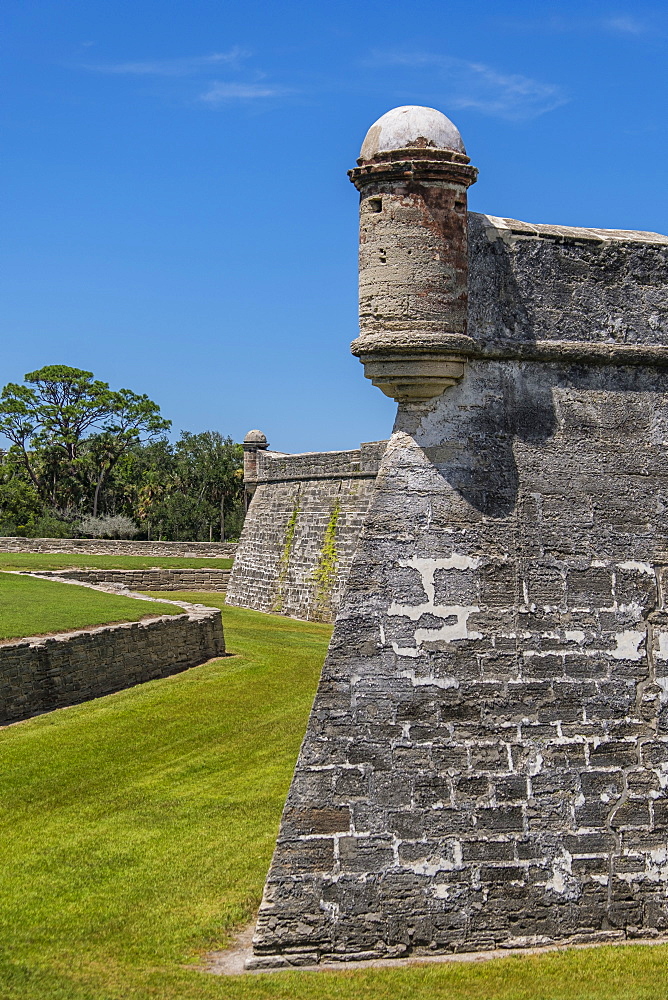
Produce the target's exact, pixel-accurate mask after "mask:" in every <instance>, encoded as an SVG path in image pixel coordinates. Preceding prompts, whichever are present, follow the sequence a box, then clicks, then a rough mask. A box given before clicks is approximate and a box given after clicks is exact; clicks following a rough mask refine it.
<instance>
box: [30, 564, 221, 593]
mask: <svg viewBox="0 0 668 1000" xmlns="http://www.w3.org/2000/svg"><path fill="white" fill-rule="evenodd" d="M40 576H45V577H49V578H51V579H53V580H80V581H81V582H82V583H90V584H100V583H112V584H118V585H119V586H121V587H126V588H127V589H128V590H190V591H193V590H207V591H225V590H226V589H227V584H228V581H229V579H230V570H229V569H211V568H205V569H61V570H47V571H41V572H40Z"/></svg>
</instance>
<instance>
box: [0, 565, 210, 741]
mask: <svg viewBox="0 0 668 1000" xmlns="http://www.w3.org/2000/svg"><path fill="white" fill-rule="evenodd" d="M34 575H37V574H34ZM47 579H48V578H47ZM63 583H64V584H70V585H72V586H90V584H81V583H76V582H75V581H70V580H68V581H63ZM92 589H96V590H102V589H104V588H102V587H95V588H92ZM129 596H132V597H136V598H138V599H140V600H144V601H148V602H153V600H154V599H153V598H150V597H145V596H143V595H141V594H132V593H131V594H130V595H129ZM161 603H174V604H176V605H178V607H181V608H183V612H184V613H183V614H180V615H159V616H156V617H155V618H151V619H150V620H148V621H146V620H145V621H140V622H126V623H122V624H120V625H98V626H95V627H93V628H88V629H81V630H79V631H76V632H64V633H61V634H58V635H53V636H46V637H45V636H31V637H27V638H22V639H17V640H15V641H11V642H8V643H5V644H4V645H0V725H7V724H9V723H12V722H19V721H21V720H23V719H29V718H31V717H32V716H34V715H41V714H42V713H44V712H50V711H52V710H53V709H55V708H64V707H66V706H68V705H77V704H80V703H81V702H84V701H89V700H91V699H92V698H99V697H102V695H106V694H112V693H113V692H114V691H121V690H122V689H123V688H128V687H132V686H134V685H135V684H141V683H143V682H144V681H149V680H156V679H157V678H160V677H169V676H170V675H171V674H176V673H180V672H181V671H183V670H187V669H188V668H189V667H196V666H199V665H200V664H201V663H206V661H207V660H211V659H214V658H215V657H218V656H223V655H225V639H224V635H223V624H222V616H221V613H220V611H219V610H218V608H207V607H204V606H203V605H197V604H186V603H184V602H182V601H173V602H161ZM147 610H148V609H147Z"/></svg>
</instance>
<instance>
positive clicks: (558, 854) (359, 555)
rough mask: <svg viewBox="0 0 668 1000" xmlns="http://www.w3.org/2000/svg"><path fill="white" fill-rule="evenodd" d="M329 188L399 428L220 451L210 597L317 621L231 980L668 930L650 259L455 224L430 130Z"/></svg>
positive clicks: (661, 545)
mask: <svg viewBox="0 0 668 1000" xmlns="http://www.w3.org/2000/svg"><path fill="white" fill-rule="evenodd" d="M350 176H351V180H352V181H353V183H354V184H355V186H356V187H357V189H358V190H359V192H360V324H361V332H360V336H359V337H358V339H357V340H356V341H355V342H354V343H353V352H354V353H355V354H356V355H357V356H358V357H359V358H360V360H361V361H362V362H363V364H364V369H365V375H366V376H367V378H369V379H370V380H371V381H372V382H373V383H374V385H377V386H378V387H379V388H380V389H381V390H382V391H383V392H385V393H386V394H387V395H390V396H392V397H393V398H394V399H395V400H397V402H398V404H399V407H398V413H397V418H396V423H395V427H394V432H393V434H392V437H391V439H390V441H389V443H388V445H387V447H386V448H384V447H383V446H382V445H376V446H372V447H370V446H362V448H361V449H360V451H359V452H344V453H333V454H330V455H310V456H280V455H277V454H275V453H274V454H273V455H272V454H271V453H270V452H268V451H267V449H266V447H265V446H266V439H264V437H263V435H260V434H258V433H255V434H254V435H251V439H250V440H247V442H246V444H247V480H248V482H249V486H250V489H251V490H252V491H253V490H254V497H253V499H252V501H251V504H250V508H249V512H248V520H247V525H246V528H245V529H244V535H243V537H242V540H241V543H240V546H239V550H238V554H237V560H236V563H235V569H234V573H233V578H232V581H231V585H230V600H232V601H233V602H234V603H240V604H246V605H247V606H255V607H258V608H261V609H264V610H279V611H282V612H284V613H289V614H295V615H300V616H303V617H306V616H309V617H326V616H327V615H328V614H333V613H334V612H335V611H336V610H337V608H338V613H337V614H336V623H335V627H334V634H333V637H332V641H331V644H330V648H329V653H328V656H327V659H326V662H325V665H324V668H323V673H322V677H321V680H320V685H319V688H318V691H317V694H316V698H315V702H314V706H313V710H312V714H311V717H310V720H309V723H308V728H307V733H306V736H305V739H304V743H303V745H302V749H301V752H300V755H299V759H298V762H297V766H296V769H295V774H294V777H293V781H292V785H291V788H290V792H289V795H288V800H287V803H286V806H285V810H284V813H283V818H282V821H281V826H280V831H279V835H278V841H277V846H276V850H275V854H274V858H273V862H272V865H271V869H270V872H269V875H268V878H267V884H266V887H265V893H264V898H263V902H262V906H261V909H260V914H259V917H258V923H257V928H256V933H255V938H254V957H253V958H252V959H251V960H250V961H249V966H250V967H251V968H270V967H276V966H290V965H308V964H312V963H316V962H320V961H349V960H352V959H367V958H377V957H397V956H405V955H409V954H413V955H416V954H430V955H431V954H438V953H440V952H452V951H476V950H482V949H490V948H495V947H521V946H529V945H537V944H546V943H551V942H582V941H605V940H609V939H619V938H622V939H623V938H633V937H648V936H656V935H660V934H663V933H665V932H668V794H667V792H666V789H667V787H668V607H666V599H667V596H666V595H667V594H668V528H667V520H666V510H667V505H668V450H667V445H668V396H667V394H666V391H665V386H666V381H665V380H666V367H667V366H668V280H667V279H668V237H664V236H659V235H656V234H653V233H638V232H623V231H614V230H613V231H610V230H591V229H574V228H568V227H561V226H552V225H528V224H526V223H523V222H516V221H514V220H509V219H500V218H496V217H493V216H488V215H477V214H472V213H467V188H468V187H469V185H470V184H472V183H473V182H474V181H475V179H476V170H475V168H474V167H473V166H471V164H470V162H469V158H468V157H467V155H466V151H465V149H464V145H463V143H462V140H461V137H460V135H459V132H458V131H457V129H456V128H455V126H454V125H453V124H452V123H451V122H450V121H449V120H448V119H447V118H446V117H445V116H444V115H442V114H440V113H439V112H438V111H434V110H431V109H428V108H415V107H404V108H397V109H394V110H393V111H390V112H388V114H386V115H384V116H383V117H382V118H381V119H380V120H379V121H378V122H376V123H375V124H374V125H373V126H372V127H371V129H370V130H369V132H368V134H367V136H366V138H365V140H364V143H363V145H362V150H361V155H360V158H359V160H358V166H357V167H356V168H355V169H354V170H352V171H351V175H350ZM376 470H377V471H376ZM263 546H265V547H268V548H269V549H270V550H271V552H272V554H271V556H270V558H267V559H265V560H264V562H263V560H262V554H261V553H262V547H263ZM323 580H325V581H326V583H327V586H324V584H323V582H322V581H323ZM318 586H320V591H318ZM318 595H320V596H318Z"/></svg>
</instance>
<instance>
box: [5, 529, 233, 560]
mask: <svg viewBox="0 0 668 1000" xmlns="http://www.w3.org/2000/svg"><path fill="white" fill-rule="evenodd" d="M237 544H238V543H237V542H138V541H135V540H134V539H131V538H22V537H20V536H18V535H4V536H0V552H59V553H64V554H65V555H77V554H78V553H79V552H81V553H85V554H86V555H89V556H108V555H113V556H147V557H150V556H155V557H157V558H164V557H169V556H176V557H177V558H181V559H212V558H213V559H233V558H234V555H235V553H236V551H237Z"/></svg>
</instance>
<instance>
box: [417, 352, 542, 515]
mask: <svg viewBox="0 0 668 1000" xmlns="http://www.w3.org/2000/svg"><path fill="white" fill-rule="evenodd" d="M556 427H557V417H556V412H555V407H554V400H553V398H552V388H551V386H550V385H548V384H536V383H535V382H532V381H529V380H528V379H527V378H525V377H523V375H522V374H520V373H518V372H517V370H515V371H514V372H507V373H503V374H502V376H501V380H500V383H499V386H498V391H497V392H496V394H495V395H491V394H490V397H489V398H488V400H487V402H486V405H485V406H484V407H481V408H480V409H479V410H477V411H475V412H474V413H472V414H471V415H470V417H469V422H468V427H467V432H468V433H467V453H466V465H463V464H462V465H459V466H458V467H457V468H455V469H451V470H444V469H443V466H442V464H441V465H440V466H439V462H438V457H437V456H438V451H439V449H438V448H430V447H424V448H423V449H422V450H423V451H424V454H425V455H426V456H427V458H428V459H429V461H430V462H431V463H432V464H433V466H434V468H435V469H437V470H438V471H439V472H440V474H441V475H442V476H444V477H445V478H446V479H447V480H448V482H449V483H450V485H451V486H452V487H453V488H454V489H456V490H457V492H458V493H459V494H460V495H461V496H462V497H463V498H464V500H466V501H467V503H469V504H471V506H472V507H475V509H476V510H479V511H480V512H481V513H482V514H485V515H487V516H488V517H507V516H508V515H509V514H511V513H512V511H513V510H514V509H515V504H516V503H517V494H518V489H519V473H518V470H517V463H516V461H515V455H514V451H513V443H514V441H515V439H516V438H518V439H520V440H521V441H524V442H526V443H527V444H532V445H541V444H544V443H545V442H546V441H547V440H548V439H549V438H550V437H552V435H553V434H554V432H555V430H556Z"/></svg>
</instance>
